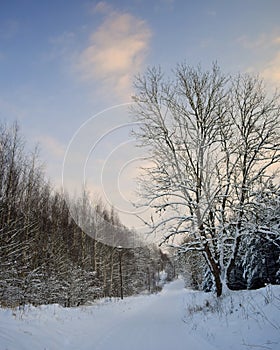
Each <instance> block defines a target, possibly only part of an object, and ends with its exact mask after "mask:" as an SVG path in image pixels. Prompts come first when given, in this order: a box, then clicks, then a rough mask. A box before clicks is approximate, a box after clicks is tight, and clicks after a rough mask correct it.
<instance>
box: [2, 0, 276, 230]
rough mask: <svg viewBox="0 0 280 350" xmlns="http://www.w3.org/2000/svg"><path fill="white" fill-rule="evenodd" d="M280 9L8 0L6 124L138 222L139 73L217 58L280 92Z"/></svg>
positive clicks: (269, 5) (213, 1) (175, 0)
mask: <svg viewBox="0 0 280 350" xmlns="http://www.w3.org/2000/svg"><path fill="white" fill-rule="evenodd" d="M279 13H280V1H279V0H235V1H231V0H228V1H227V0H208V1H207V0H196V1H191V0H155V1H146V0H130V1H128V0H125V1H120V0H119V1H110V0H108V1H101V2H100V1H89V0H81V1H76V0H75V1H74V0H49V1H41V0H9V1H8V0H0V77H1V79H0V118H1V120H2V121H5V122H7V123H9V124H10V123H12V122H14V121H15V120H17V121H18V122H19V124H20V126H21V130H22V133H23V135H24V136H25V139H26V141H27V143H28V147H33V146H34V145H35V144H37V143H38V142H39V144H40V150H41V158H42V160H43V161H45V167H46V173H47V176H48V177H49V178H50V179H51V181H52V182H53V184H55V185H56V186H57V187H60V186H61V185H62V173H63V184H64V186H66V187H67V190H70V191H71V190H72V191H76V187H77V186H78V183H81V182H85V183H87V185H88V187H89V189H90V191H92V192H94V193H95V194H96V195H97V194H98V195H99V194H100V195H101V196H102V197H103V198H105V201H106V202H107V203H109V204H112V205H114V206H115V207H116V208H117V210H118V211H119V213H120V215H121V217H122V219H123V220H124V221H125V223H127V224H128V225H133V226H135V225H136V226H137V224H136V222H135V221H134V218H132V216H131V215H130V214H129V213H131V212H134V209H132V207H131V204H130V201H131V200H137V199H135V196H134V192H135V191H134V190H135V186H136V187H137V185H136V182H135V181H134V178H135V176H136V174H137V171H138V170H137V169H138V166H139V165H140V163H141V161H142V159H143V156H144V155H143V152H142V153H141V152H140V153H139V150H136V149H135V147H134V146H135V141H134V140H133V139H131V136H130V134H129V130H130V129H131V127H133V123H132V121H131V116H130V115H129V113H128V112H127V106H128V104H129V103H130V102H131V95H132V94H133V87H132V86H133V79H134V77H135V75H137V74H139V73H140V74H141V73H143V72H145V70H146V69H147V67H150V66H154V65H156V66H158V65H160V66H161V67H162V69H163V71H166V72H170V71H171V70H172V68H173V67H175V66H176V64H177V63H180V62H183V61H185V62H187V63H189V64H191V65H197V64H201V65H202V67H205V68H207V67H209V66H210V65H211V64H212V62H214V61H217V62H218V64H219V65H220V67H221V68H222V70H223V71H225V72H228V73H236V72H250V73H257V74H259V75H260V76H261V77H262V78H264V79H265V83H266V84H267V86H268V87H269V89H270V88H272V87H273V88H275V87H277V86H278V87H279V85H280V20H279ZM63 164H64V168H63ZM63 169H64V172H63ZM134 175H135V176H134ZM125 212H127V213H126V214H128V215H126V214H125ZM128 212H129V213H128Z"/></svg>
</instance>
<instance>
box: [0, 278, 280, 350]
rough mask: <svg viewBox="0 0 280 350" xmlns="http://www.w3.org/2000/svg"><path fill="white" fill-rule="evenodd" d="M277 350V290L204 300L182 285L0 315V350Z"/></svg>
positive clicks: (279, 345) (279, 340)
mask: <svg viewBox="0 0 280 350" xmlns="http://www.w3.org/2000/svg"><path fill="white" fill-rule="evenodd" d="M25 349H26V350H27V349H28V350H30V349H35V350H36V349H42V350H56V349H59V350H61V349H70V350H72V349H73V350H74V349H75V350H85V349H90V350H173V349H174V350H213V349H221V350H224V349H234V350H235V349H236V350H242V349H273V350H274V349H275V350H276V349H277V350H279V349H280V286H267V287H266V288H263V289H260V290H257V291H239V292H232V291H231V292H227V293H226V295H225V296H224V297H222V298H221V299H219V300H217V298H216V297H215V296H213V295H212V294H209V293H207V294H206V293H203V292H195V291H191V290H187V289H185V288H184V282H183V281H182V280H180V279H179V280H176V281H174V282H171V283H169V284H167V285H165V287H164V289H163V290H162V291H161V292H160V293H158V294H156V295H141V296H135V297H129V298H125V299H124V300H101V301H99V302H97V303H96V304H94V305H92V306H83V307H77V308H63V307H61V306H59V305H46V306H40V307H34V306H26V307H25V308H24V309H19V308H16V309H4V308H2V309H0V350H25Z"/></svg>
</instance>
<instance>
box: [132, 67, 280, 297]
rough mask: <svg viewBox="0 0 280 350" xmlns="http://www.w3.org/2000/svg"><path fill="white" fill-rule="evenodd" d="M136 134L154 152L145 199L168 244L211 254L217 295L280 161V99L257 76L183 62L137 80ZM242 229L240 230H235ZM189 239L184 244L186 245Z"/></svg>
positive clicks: (143, 186)
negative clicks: (258, 195) (257, 194)
mask: <svg viewBox="0 0 280 350" xmlns="http://www.w3.org/2000/svg"><path fill="white" fill-rule="evenodd" d="M135 89H136V95H135V97H134V100H135V105H134V107H133V109H132V113H133V115H134V118H135V119H136V120H137V121H138V122H139V125H140V126H139V127H138V129H136V130H134V131H133V133H134V135H135V136H136V138H137V139H138V142H139V145H140V146H142V147H146V149H147V153H148V159H149V161H150V163H149V164H151V165H150V166H148V167H146V168H145V169H144V172H145V176H142V178H141V180H140V182H141V186H140V188H141V196H142V198H143V203H142V204H143V205H148V206H150V208H151V209H152V210H153V215H152V217H151V221H150V222H149V223H147V224H148V225H149V226H150V229H151V231H158V230H160V231H162V232H164V235H163V239H162V242H167V243H168V244H170V245H173V246H175V247H177V248H178V249H179V250H181V251H186V252H187V251H197V252H201V254H202V255H203V256H204V258H205V260H206V263H207V265H208V268H209V270H210V272H211V274H212V276H213V280H214V283H215V287H216V293H217V296H220V295H221V294H222V289H223V282H224V281H226V277H228V276H229V274H230V271H231V270H232V268H233V265H234V261H235V259H236V256H237V254H238V250H239V246H240V240H241V238H240V237H241V236H242V234H243V230H242V227H243V222H244V219H245V212H246V207H247V205H248V203H249V202H250V196H251V193H252V191H253V190H254V187H255V186H256V185H257V184H259V181H260V179H261V178H264V177H273V171H275V170H276V168H277V164H278V162H279V105H278V97H277V96H276V95H275V96H273V97H271V98H269V97H268V96H267V95H266V93H265V90H264V88H263V84H262V82H261V81H260V80H259V79H258V78H256V77H252V76H249V75H240V76H238V77H230V76H227V75H225V74H223V73H222V72H221V70H220V69H219V67H218V66H217V64H213V66H212V68H211V69H210V70H209V71H203V70H202V69H201V67H197V68H193V67H190V66H188V65H186V64H180V65H178V66H177V67H176V69H175V71H174V76H173V78H168V79H167V78H165V76H164V74H163V73H162V71H161V70H160V69H159V68H152V69H149V70H148V71H147V73H146V74H145V75H143V76H139V77H138V78H137V79H136V81H135ZM233 227H234V229H233ZM181 242H183V243H181Z"/></svg>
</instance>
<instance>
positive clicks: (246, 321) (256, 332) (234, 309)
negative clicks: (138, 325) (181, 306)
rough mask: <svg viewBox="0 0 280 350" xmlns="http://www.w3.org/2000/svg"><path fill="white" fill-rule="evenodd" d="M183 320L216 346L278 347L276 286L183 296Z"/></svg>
mask: <svg viewBox="0 0 280 350" xmlns="http://www.w3.org/2000/svg"><path fill="white" fill-rule="evenodd" d="M185 310H186V314H185V318H184V321H185V322H186V324H187V325H188V327H189V329H190V330H191V331H192V332H195V333H197V335H198V336H200V337H203V338H204V339H205V340H207V341H208V342H209V344H212V345H214V346H215V347H216V348H217V349H280V286H271V285H268V286H267V287H265V288H262V289H259V290H246V291H227V292H226V293H225V294H224V295H223V296H222V297H221V298H219V299H217V298H216V297H215V296H213V295H212V294H205V293H199V292H193V293H192V294H188V295H186V297H185Z"/></svg>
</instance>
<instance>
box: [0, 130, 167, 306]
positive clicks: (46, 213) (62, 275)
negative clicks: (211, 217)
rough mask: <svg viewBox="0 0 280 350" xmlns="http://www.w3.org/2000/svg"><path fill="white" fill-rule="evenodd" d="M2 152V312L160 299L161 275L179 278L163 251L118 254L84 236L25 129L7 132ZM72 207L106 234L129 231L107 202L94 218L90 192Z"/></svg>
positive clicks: (0, 138) (1, 136) (1, 135)
mask: <svg viewBox="0 0 280 350" xmlns="http://www.w3.org/2000/svg"><path fill="white" fill-rule="evenodd" d="M0 145H1V147H0V162H1V165H0V171H1V175H0V179H1V187H0V191H1V195H0V220H1V228H0V229H1V235H0V266H1V267H0V304H1V305H2V306H17V305H25V304H33V305H40V304H51V303H58V304H61V305H63V306H68V307H69V306H77V305H82V304H84V303H86V302H89V301H94V300H95V299H98V298H101V297H123V296H128V295H132V294H137V293H140V292H142V291H149V292H153V291H158V290H159V289H160V284H159V279H160V275H159V273H160V271H162V270H165V271H166V272H167V273H168V277H167V278H168V279H171V278H172V277H173V276H172V274H173V267H172V264H171V262H170V259H169V258H168V256H167V255H166V254H164V253H162V251H161V250H160V249H159V248H158V247H156V246H153V245H152V246H149V247H146V246H143V247H138V248H135V249H122V250H121V251H119V249H118V248H117V247H110V246H107V245H104V244H102V243H99V242H98V241H96V240H94V239H93V238H91V237H89V236H88V235H87V234H85V233H83V232H82V230H81V229H80V228H79V226H78V225H77V224H76V222H75V221H74V220H73V218H72V217H71V216H70V214H69V210H68V205H67V202H66V198H65V196H66V194H65V193H62V192H58V191H57V190H55V189H53V187H52V185H51V184H50V183H49V181H47V180H46V175H45V173H44V171H43V167H42V164H41V162H40V159H39V157H38V152H37V150H36V149H35V150H34V151H33V152H28V151H27V147H26V145H25V142H24V138H23V136H22V135H21V133H20V130H19V126H18V124H16V123H15V124H14V125H12V126H10V127H8V126H7V125H5V124H2V125H1V127H0ZM72 205H73V206H75V208H76V212H77V213H78V214H77V215H80V216H87V217H88V220H89V221H90V224H91V225H92V227H93V229H94V230H96V231H97V232H99V233H100V234H102V231H103V230H104V229H110V230H116V232H115V233H116V234H118V232H119V231H126V230H128V229H127V228H126V227H125V226H124V225H122V224H121V223H120V220H119V218H118V216H117V214H116V213H115V211H114V209H113V208H110V209H108V208H106V207H105V205H104V204H103V203H102V201H101V200H97V201H96V203H95V207H94V214H93V213H92V208H91V206H90V205H89V200H88V195H87V194H86V192H85V193H84V194H83V196H82V197H81V198H77V199H76V201H75V203H72ZM106 223H110V224H111V225H108V226H106ZM108 227H109V228H108ZM120 268H121V271H120ZM120 273H121V275H120ZM121 283H122V285H121Z"/></svg>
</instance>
